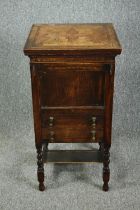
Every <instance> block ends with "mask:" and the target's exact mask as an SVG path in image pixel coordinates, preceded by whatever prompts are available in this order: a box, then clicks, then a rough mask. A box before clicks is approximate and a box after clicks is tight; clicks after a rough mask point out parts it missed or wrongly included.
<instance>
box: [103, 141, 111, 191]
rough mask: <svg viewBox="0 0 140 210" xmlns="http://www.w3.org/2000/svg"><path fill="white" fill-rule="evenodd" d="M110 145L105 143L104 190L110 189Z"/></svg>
mask: <svg viewBox="0 0 140 210" xmlns="http://www.w3.org/2000/svg"><path fill="white" fill-rule="evenodd" d="M109 149H110V146H108V145H104V147H103V182H104V184H103V191H108V189H109V187H108V182H109V178H110V169H109V162H110V160H109V157H110V152H109Z"/></svg>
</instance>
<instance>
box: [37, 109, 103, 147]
mask: <svg viewBox="0 0 140 210" xmlns="http://www.w3.org/2000/svg"><path fill="white" fill-rule="evenodd" d="M41 121H42V138H43V139H47V140H49V141H50V142H75V143H76V142H99V141H100V140H102V139H103V123H104V120H103V117H102V115H96V114H94V115H93V114H92V112H91V111H89V112H87V111H86V110H85V111H83V112H81V113H79V112H78V111H77V110H75V111H71V110H69V111H68V110H67V111H66V110H65V112H63V111H61V112H60V111H59V110H58V111H56V110H55V111H54V110H51V111H50V110H43V111H42V114H41Z"/></svg>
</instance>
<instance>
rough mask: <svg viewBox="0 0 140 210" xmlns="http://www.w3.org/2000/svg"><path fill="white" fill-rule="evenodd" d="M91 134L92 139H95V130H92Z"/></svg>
mask: <svg viewBox="0 0 140 210" xmlns="http://www.w3.org/2000/svg"><path fill="white" fill-rule="evenodd" d="M91 134H92V136H91V139H92V141H95V139H96V136H95V135H96V131H95V130H92V131H91Z"/></svg>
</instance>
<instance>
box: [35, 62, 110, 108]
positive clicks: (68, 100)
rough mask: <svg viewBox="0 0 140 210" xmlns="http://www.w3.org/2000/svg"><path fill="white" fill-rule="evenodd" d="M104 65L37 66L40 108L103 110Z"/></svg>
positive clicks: (57, 64)
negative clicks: (96, 107)
mask: <svg viewBox="0 0 140 210" xmlns="http://www.w3.org/2000/svg"><path fill="white" fill-rule="evenodd" d="M106 68H107V65H104V64H75V63H74V64H69V63H65V64H62V63H55V64H53V63H51V64H50V63H48V64H37V65H36V70H37V71H38V73H39V75H40V100H41V106H42V107H67V106H104V89H105V70H106Z"/></svg>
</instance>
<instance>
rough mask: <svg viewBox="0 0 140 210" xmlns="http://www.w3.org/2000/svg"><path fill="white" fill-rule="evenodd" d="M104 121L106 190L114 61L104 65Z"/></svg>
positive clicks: (108, 173) (106, 184) (104, 188)
mask: <svg viewBox="0 0 140 210" xmlns="http://www.w3.org/2000/svg"><path fill="white" fill-rule="evenodd" d="M105 71H106V72H105V90H106V91H105V115H104V117H105V122H104V144H103V159H104V160H103V182H104V184H103V190H104V191H108V189H109V187H108V182H109V179H110V169H109V162H110V160H109V157H110V153H109V150H110V147H111V131H112V109H113V91H114V72H115V60H114V63H111V64H109V65H106V69H105Z"/></svg>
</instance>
